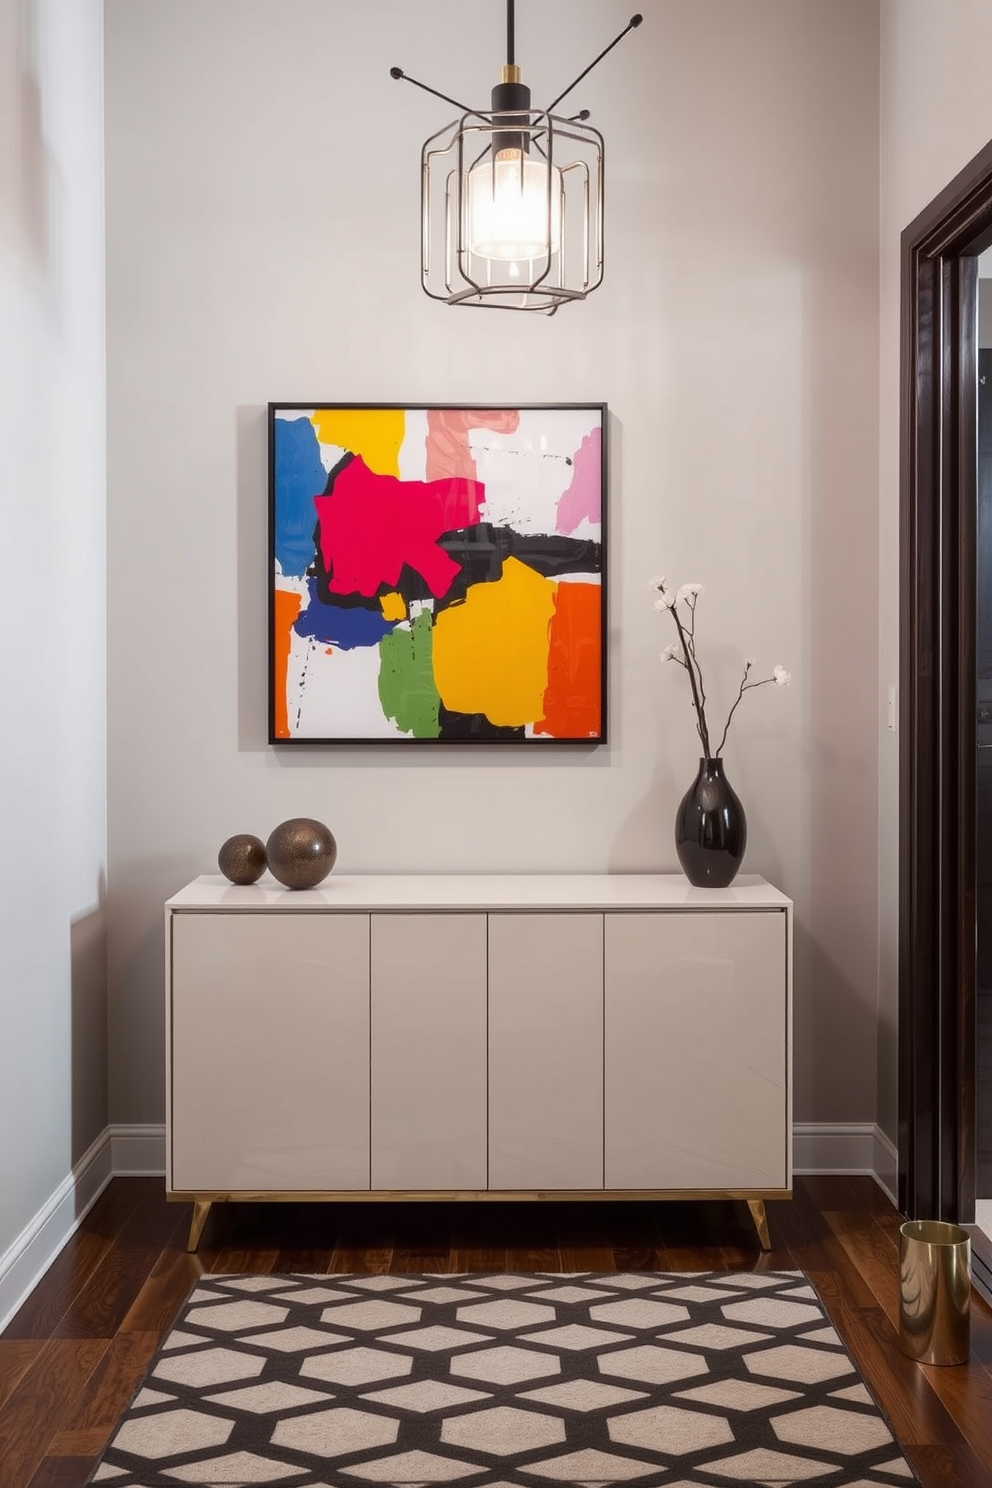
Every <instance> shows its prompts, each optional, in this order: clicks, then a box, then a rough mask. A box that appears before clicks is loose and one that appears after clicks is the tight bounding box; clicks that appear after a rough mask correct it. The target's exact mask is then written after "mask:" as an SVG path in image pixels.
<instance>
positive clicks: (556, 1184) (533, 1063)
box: [489, 914, 603, 1190]
mask: <svg viewBox="0 0 992 1488" xmlns="http://www.w3.org/2000/svg"><path fill="white" fill-rule="evenodd" d="M489 1187H490V1188H491V1189H500V1188H503V1189H535V1188H537V1189H552V1190H553V1189H583V1188H590V1189H601V1188H602V1187H603V916H602V915H601V914H494V915H490V917H489Z"/></svg>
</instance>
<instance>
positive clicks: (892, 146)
mask: <svg viewBox="0 0 992 1488" xmlns="http://www.w3.org/2000/svg"><path fill="white" fill-rule="evenodd" d="M881 36H882V57H881V260H880V262H881V291H880V293H881V307H880V323H881V347H880V379H881V381H880V388H881V405H880V430H881V447H880V461H879V480H880V502H879V553H880V566H879V617H880V620H879V667H880V677H879V680H880V693H881V692H883V691H884V688H885V686H886V685H887V684H888V683H890V682H894V681H895V680H896V678H897V677H898V673H899V243H900V236H901V234H902V231H903V229H904V228H905V227H907V226H908V225H909V223H910V222H911V221H912V220H913V218H914V217H916V216H917V215H918V213H919V212H921V211H922V210H923V208H924V207H925V206H927V204H928V203H929V202H931V201H932V200H933V198H934V197H935V196H936V195H937V194H938V192H940V191H941V190H942V189H943V187H944V186H946V185H947V183H948V182H949V181H950V180H951V179H952V178H953V177H954V176H955V175H957V173H958V171H959V170H961V169H962V168H963V167H964V166H965V165H967V163H968V161H969V160H971V159H972V157H973V156H975V155H977V153H978V151H979V150H980V149H982V147H983V146H984V145H986V144H987V143H988V142H989V140H990V139H992V92H990V90H989V84H988V73H989V59H990V57H992V7H990V6H989V5H988V3H987V0H957V3H956V4H955V5H954V6H953V7H952V6H947V5H935V4H933V3H932V0H882V33H881ZM879 735H880V741H881V742H880V750H879V777H880V782H881V789H880V793H879V826H880V830H879V886H880V892H879V908H880V937H879V988H880V1001H879V1071H878V1078H879V1121H880V1124H881V1125H882V1127H883V1129H884V1130H885V1131H886V1132H888V1133H889V1135H890V1136H892V1137H894V1136H895V1133H896V1125H897V1088H896V1077H897V1071H898V1046H897V1015H898V987H897V955H898V888H899V882H898V849H899V841H898V839H899V830H898V826H899V820H898V811H899V800H898V756H899V750H898V744H899V741H898V739H897V737H896V736H895V735H893V734H890V733H888V732H887V731H886V730H885V725H884V718H883V717H882V716H881V714H880V716H879Z"/></svg>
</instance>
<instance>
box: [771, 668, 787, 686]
mask: <svg viewBox="0 0 992 1488" xmlns="http://www.w3.org/2000/svg"><path fill="white" fill-rule="evenodd" d="M772 679H773V681H774V683H775V686H776V687H788V685H789V683H790V682H791V681H792V673H791V672H787V671H786V670H785V667H783V666H777V667H773V668H772Z"/></svg>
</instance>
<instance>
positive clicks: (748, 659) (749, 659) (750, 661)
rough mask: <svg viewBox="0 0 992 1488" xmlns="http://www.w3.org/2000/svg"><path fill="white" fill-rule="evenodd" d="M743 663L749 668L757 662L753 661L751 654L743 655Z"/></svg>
mask: <svg viewBox="0 0 992 1488" xmlns="http://www.w3.org/2000/svg"><path fill="white" fill-rule="evenodd" d="M744 665H745V666H746V667H747V668H748V669H750V668H751V667H753V666H756V665H757V662H756V661H755V659H754V657H753V656H745V658H744Z"/></svg>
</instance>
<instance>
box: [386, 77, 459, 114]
mask: <svg viewBox="0 0 992 1488" xmlns="http://www.w3.org/2000/svg"><path fill="white" fill-rule="evenodd" d="M389 76H390V77H391V78H395V79H396V81H397V82H399V81H400V79H401V78H402V80H403V82H404V83H412V84H413V86H414V87H415V88H423V90H424V92H425V93H433V95H434V97H435V98H440V99H441V101H442V103H450V104H452V105H453V106H454V107H455V108H456V109H461V111H462V113H463V114H472V115H474V117H475V118H476V119H481V118H482V115H481V114H480V113H479V112H478V110H476V109H473V108H469V106H468V104H467V103H459V102H458V99H457V98H449V97H448V95H447V93H439V92H438V91H437V89H436V88H430V87H428V85H427V84H426V83H421V82H418V80H417V79H416V78H415V77H411V76H410V74H409V73H408V72H404V71H403V69H402V67H391V68H390V69H389Z"/></svg>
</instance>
